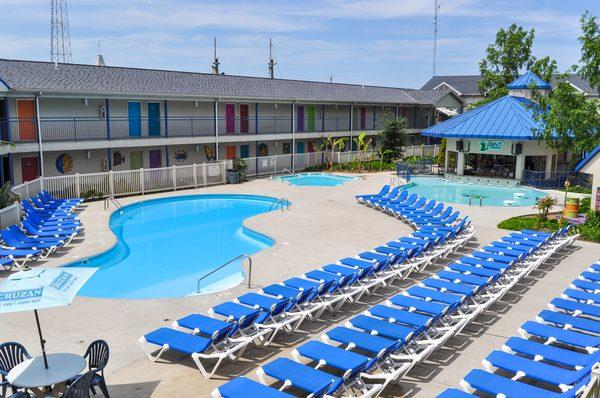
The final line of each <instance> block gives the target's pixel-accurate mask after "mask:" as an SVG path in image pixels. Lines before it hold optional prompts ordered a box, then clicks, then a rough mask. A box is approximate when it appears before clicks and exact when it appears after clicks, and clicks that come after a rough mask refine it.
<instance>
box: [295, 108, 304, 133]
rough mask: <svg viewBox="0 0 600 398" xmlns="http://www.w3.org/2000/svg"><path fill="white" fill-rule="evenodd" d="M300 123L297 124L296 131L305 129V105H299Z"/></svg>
mask: <svg viewBox="0 0 600 398" xmlns="http://www.w3.org/2000/svg"><path fill="white" fill-rule="evenodd" d="M297 111H298V123H297V126H296V131H304V107H303V106H302V105H298V108H297Z"/></svg>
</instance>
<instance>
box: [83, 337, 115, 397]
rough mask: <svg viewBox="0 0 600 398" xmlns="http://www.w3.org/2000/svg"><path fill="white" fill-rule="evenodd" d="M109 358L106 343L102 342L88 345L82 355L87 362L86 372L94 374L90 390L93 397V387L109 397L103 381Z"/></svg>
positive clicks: (97, 341) (98, 341)
mask: <svg viewBox="0 0 600 398" xmlns="http://www.w3.org/2000/svg"><path fill="white" fill-rule="evenodd" d="M109 356H110V351H109V348H108V343H107V342H106V341H104V340H96V341H93V342H92V343H90V345H89V346H88V348H87V350H86V351H85V354H84V355H83V357H84V358H86V359H87V361H88V370H89V371H91V372H94V378H93V380H92V384H91V386H90V389H91V390H92V392H93V393H94V395H95V394H96V390H95V389H94V387H98V388H99V389H100V391H102V394H103V395H104V396H105V397H106V398H110V397H109V395H108V388H106V380H104V368H105V367H106V364H108V358H109Z"/></svg>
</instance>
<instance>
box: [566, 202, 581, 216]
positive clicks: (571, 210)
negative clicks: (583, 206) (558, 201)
mask: <svg viewBox="0 0 600 398" xmlns="http://www.w3.org/2000/svg"><path fill="white" fill-rule="evenodd" d="M563 215H564V216H565V217H566V218H575V217H577V216H578V215H579V198H567V200H566V203H565V210H564V212H563Z"/></svg>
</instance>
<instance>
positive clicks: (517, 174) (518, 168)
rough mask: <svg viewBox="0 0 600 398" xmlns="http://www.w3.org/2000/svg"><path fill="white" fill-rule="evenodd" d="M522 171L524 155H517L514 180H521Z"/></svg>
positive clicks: (523, 168)
mask: <svg viewBox="0 0 600 398" xmlns="http://www.w3.org/2000/svg"><path fill="white" fill-rule="evenodd" d="M523 170H525V155H523V154H521V155H517V161H516V162H515V180H522V179H523Z"/></svg>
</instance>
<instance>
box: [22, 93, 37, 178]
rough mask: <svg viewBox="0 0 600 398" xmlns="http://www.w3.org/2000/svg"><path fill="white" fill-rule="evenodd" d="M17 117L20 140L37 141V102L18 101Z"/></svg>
mask: <svg viewBox="0 0 600 398" xmlns="http://www.w3.org/2000/svg"><path fill="white" fill-rule="evenodd" d="M17 117H18V118H19V140H20V141H35V140H36V138H37V136H36V134H35V130H36V123H35V101H34V100H29V99H28V100H22V99H20V100H17ZM32 179H35V178H32Z"/></svg>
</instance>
